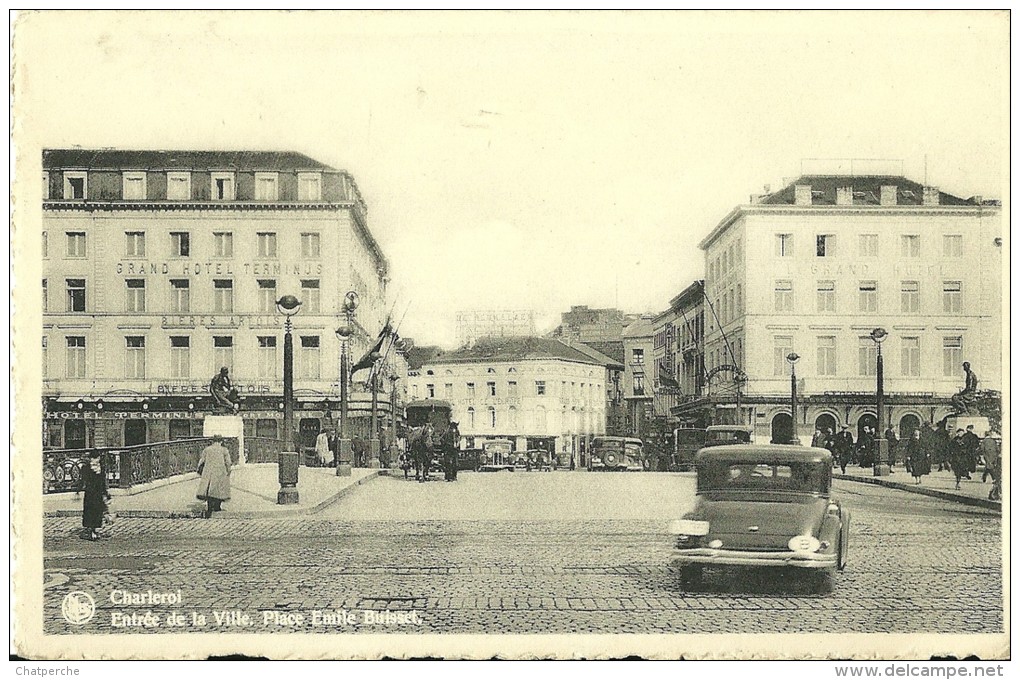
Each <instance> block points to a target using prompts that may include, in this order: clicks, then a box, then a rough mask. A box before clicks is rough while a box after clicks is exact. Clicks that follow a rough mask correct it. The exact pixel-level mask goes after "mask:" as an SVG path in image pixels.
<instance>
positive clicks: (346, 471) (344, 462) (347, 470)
mask: <svg viewBox="0 0 1020 680" xmlns="http://www.w3.org/2000/svg"><path fill="white" fill-rule="evenodd" d="M339 446H340V450H339V451H337V459H336V476H337V477H350V476H351V467H352V465H351V464H352V463H353V462H354V459H353V457H352V451H351V440H350V439H341V440H340V444H339Z"/></svg>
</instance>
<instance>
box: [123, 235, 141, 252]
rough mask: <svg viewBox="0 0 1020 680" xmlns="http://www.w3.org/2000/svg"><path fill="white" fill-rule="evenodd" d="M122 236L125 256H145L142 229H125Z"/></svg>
mask: <svg viewBox="0 0 1020 680" xmlns="http://www.w3.org/2000/svg"><path fill="white" fill-rule="evenodd" d="M124 238H125V241H126V245H127V247H126V248H125V249H124V254H125V255H126V256H127V257H145V232H144V231H126V232H124Z"/></svg>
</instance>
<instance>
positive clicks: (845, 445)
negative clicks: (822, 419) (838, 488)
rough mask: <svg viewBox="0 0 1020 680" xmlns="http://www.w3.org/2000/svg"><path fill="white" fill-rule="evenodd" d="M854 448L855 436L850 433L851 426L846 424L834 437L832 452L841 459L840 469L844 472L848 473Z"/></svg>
mask: <svg viewBox="0 0 1020 680" xmlns="http://www.w3.org/2000/svg"><path fill="white" fill-rule="evenodd" d="M853 450H854V436H853V435H852V434H850V427H849V426H848V425H844V426H843V429H842V430H841V431H840V432H839V434H837V435H836V436H835V437H834V440H833V445H832V453H833V455H834V456H836V459H837V460H839V469H840V470H842V471H843V474H846V466H847V463H849V462H850V457H851V456H852V455H853Z"/></svg>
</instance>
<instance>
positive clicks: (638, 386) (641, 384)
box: [634, 375, 645, 397]
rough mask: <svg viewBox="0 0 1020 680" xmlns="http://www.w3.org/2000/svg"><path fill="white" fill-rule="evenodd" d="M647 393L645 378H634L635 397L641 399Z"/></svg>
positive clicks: (636, 376)
mask: <svg viewBox="0 0 1020 680" xmlns="http://www.w3.org/2000/svg"><path fill="white" fill-rule="evenodd" d="M644 393H645V376H643V375H635V376H634V396H636V397H640V396H643V395H644Z"/></svg>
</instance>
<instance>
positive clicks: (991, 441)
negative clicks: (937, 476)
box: [811, 421, 1002, 500]
mask: <svg viewBox="0 0 1020 680" xmlns="http://www.w3.org/2000/svg"><path fill="white" fill-rule="evenodd" d="M884 435H885V440H886V441H887V442H888V446H889V461H888V462H889V468H890V470H893V469H894V468H895V467H896V466H897V465H900V464H902V465H903V467H904V469H905V470H906V471H907V472H909V473H910V474H911V475H913V477H914V483H915V484H920V483H921V479H922V477H924V476H925V475H929V474H931V471H932V468H933V467H934V466H936V465H937V466H938V471H939V472H943V471H951V472H952V473H953V475H954V477H955V478H956V488H957V489H959V488H960V482H961V481H962V480H964V479H971V475H973V474H976V472H977V468H978V465H979V464H980V462H981V461H982V460H984V472H983V474H982V478H981V481H982V482H985V481H987V480H988V478H989V477H991V479H992V490H991V491H990V492H989V495H988V497H989V498H990V499H992V500H999V499H1000V498H1001V495H1002V481H1001V476H1002V438H1001V436H1000V434H999V432H998V431H997V430H996V429H995V428H993V429H992V430H990V431H989V432H988V434H987V436H985V437H983V438H982V437H979V436H978V435H977V433H975V431H974V426H973V425H968V426H967V428H966V429H964V428H959V429H957V430H956V432H955V433H953V434H952V435H951V434H950V431H949V430H948V429H946V427H945V424H944V421H943V423H928V424H927V425H922V426H921V427H920V428H919V429H916V430H913V431H912V432H911V433H910V436H909V437H907V438H906V439H904V440H902V441H901V440H900V438H899V437H898V436H897V433H896V430H895V428H893V427H891V426H890V427H889V428H888V429H887V430H886V431H885V433H884ZM876 436H877V435H876V429H875V428H873V427H870V426H864V428H863V429H862V431H861V436H860V437H859V438H858V439H857V440H856V441H855V440H854V436H853V434H852V433H851V432H850V426H849V425H843V426H842V427H841V429H840V431H839V432H837V433H833V431H832V429H831V428H827V429H825V430H824V431H823V430H822V429H821V428H816V429H815V434H814V436H813V437H812V439H811V445H812V446H814V447H818V448H824V449H828V450H829V451H830V452H831V453H832V459H833V464H834V465H837V466H839V468H840V470H841V471H842V472H843V474H846V468H847V465H851V464H854V463H856V464H859V465H860V466H861V467H871V466H872V465H874V464H875V455H876V441H877V439H876Z"/></svg>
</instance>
